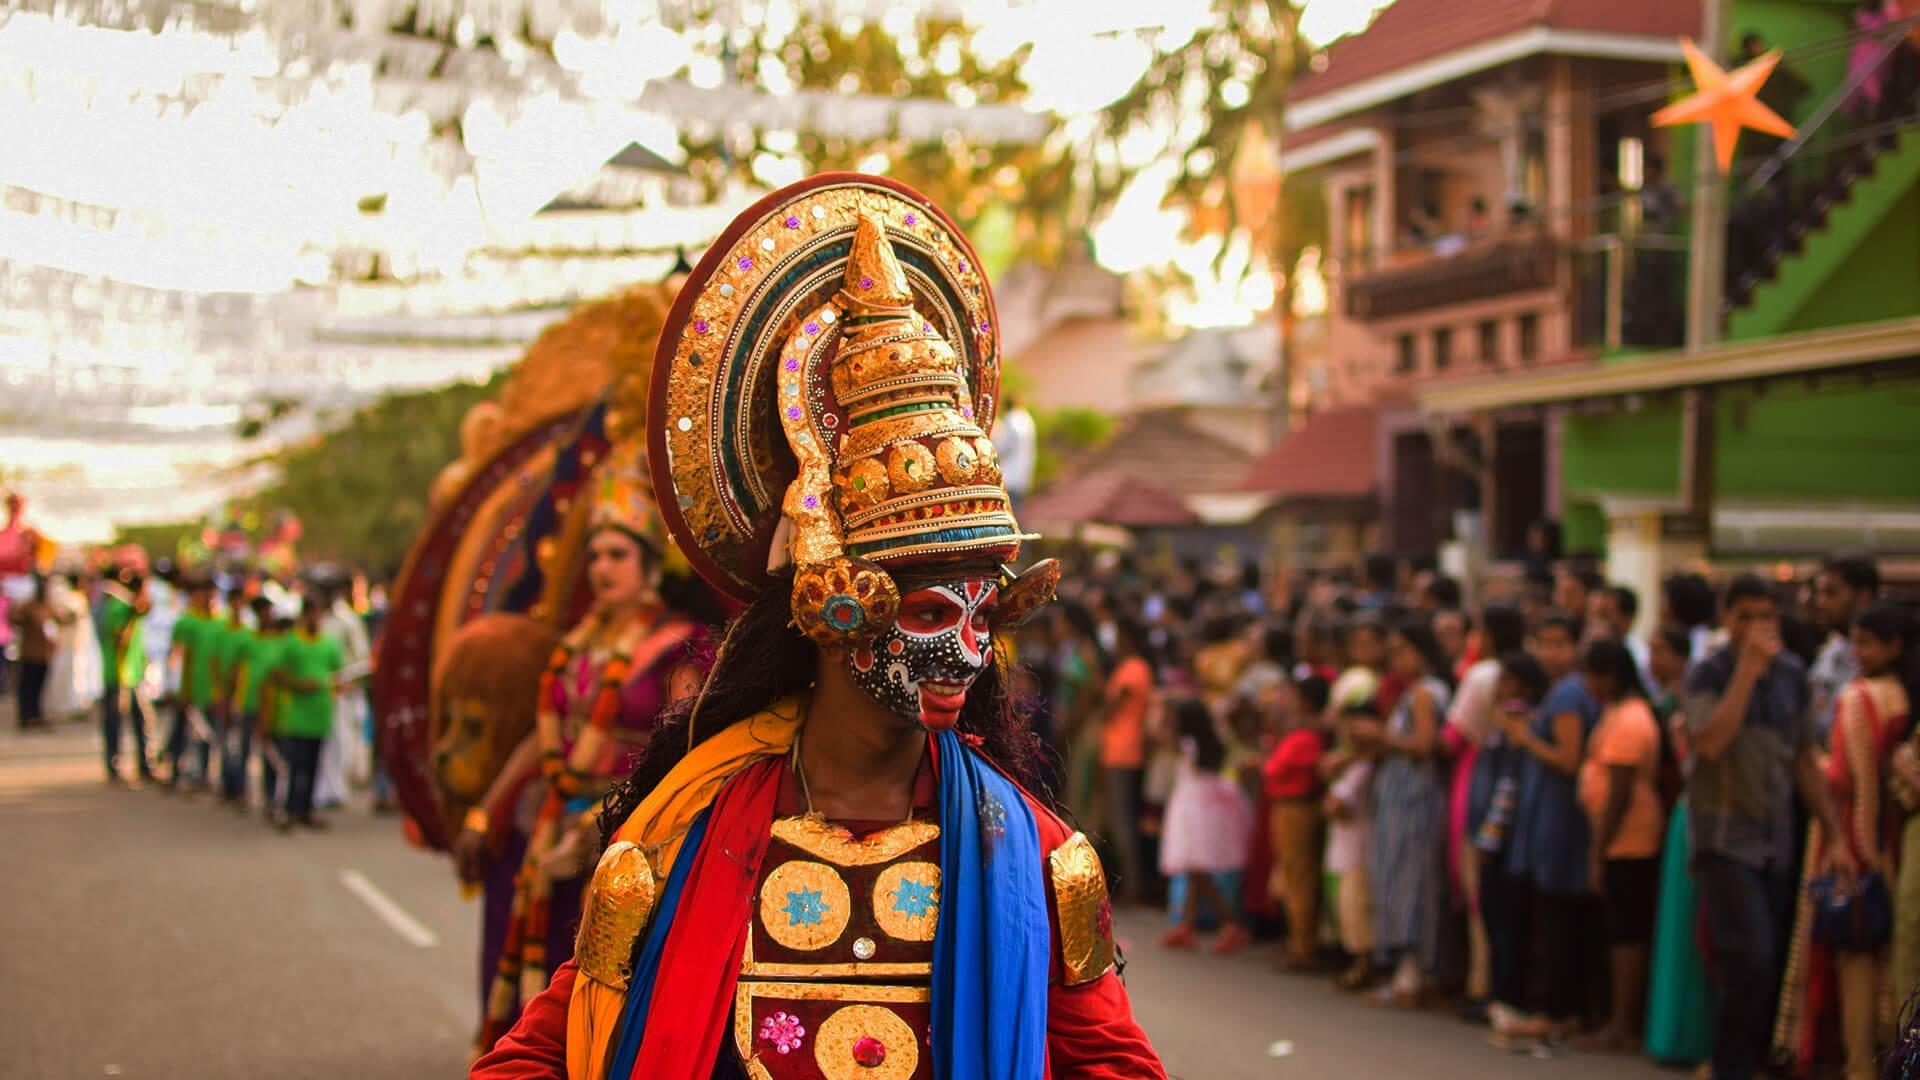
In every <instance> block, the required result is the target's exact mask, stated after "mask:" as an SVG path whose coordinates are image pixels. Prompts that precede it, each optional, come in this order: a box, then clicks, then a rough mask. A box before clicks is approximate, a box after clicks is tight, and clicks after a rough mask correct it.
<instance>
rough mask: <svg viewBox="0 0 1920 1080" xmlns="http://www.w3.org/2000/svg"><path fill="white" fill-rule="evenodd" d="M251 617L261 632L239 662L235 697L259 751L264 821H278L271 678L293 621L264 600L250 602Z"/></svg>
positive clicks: (283, 802)
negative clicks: (237, 686)
mask: <svg viewBox="0 0 1920 1080" xmlns="http://www.w3.org/2000/svg"><path fill="white" fill-rule="evenodd" d="M253 615H254V619H255V621H256V622H257V623H258V624H259V626H260V630H259V631H258V632H257V633H256V634H254V636H253V638H252V640H250V641H249V642H248V643H247V650H246V654H245V655H244V656H242V657H241V659H240V686H239V689H238V694H239V700H240V707H241V710H242V713H243V715H244V716H245V717H246V723H247V728H248V738H249V739H251V740H253V742H254V745H255V746H257V747H258V748H259V754H260V804H261V806H262V808H263V810H264V812H265V814H266V816H267V820H269V821H278V820H279V819H280V817H281V815H282V814H284V813H285V812H286V806H287V792H286V787H285V785H284V784H282V783H281V781H282V780H283V779H285V776H284V773H285V770H284V769H283V768H282V767H281V766H282V765H284V764H285V761H284V759H282V758H281V756H280V747H279V742H278V740H277V739H275V737H274V712H275V710H274V702H275V701H276V700H277V699H278V698H279V697H280V694H279V692H278V690H277V689H276V688H275V686H274V677H273V676H274V672H275V671H277V670H278V669H279V665H280V650H281V647H282V646H284V645H285V644H286V641H287V635H289V634H291V633H293V620H291V619H287V618H283V617H282V616H279V615H275V614H274V613H273V603H272V601H270V600H268V599H267V598H266V597H258V598H256V599H255V600H254V601H253Z"/></svg>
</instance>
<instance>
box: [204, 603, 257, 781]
mask: <svg viewBox="0 0 1920 1080" xmlns="http://www.w3.org/2000/svg"><path fill="white" fill-rule="evenodd" d="M246 606H247V597H246V593H245V591H244V590H243V589H242V588H241V587H240V586H238V585H236V586H234V587H233V588H231V589H228V590H227V617H226V619H225V620H224V621H222V622H221V623H220V624H219V627H220V629H219V633H218V634H217V635H215V636H214V646H213V716H214V726H215V727H216V728H217V729H218V730H219V732H220V797H221V799H223V800H225V801H226V802H227V803H228V804H229V805H233V806H237V807H240V808H244V807H245V805H246V794H247V755H248V753H249V752H250V751H251V749H252V742H253V739H252V726H251V724H249V723H247V722H246V719H245V717H244V715H243V713H242V711H241V708H240V705H241V702H240V699H239V696H238V691H239V685H240V678H239V676H240V660H241V657H242V656H244V655H245V654H246V650H247V643H248V642H249V641H251V640H252V639H253V630H252V629H251V628H250V627H248V626H247V623H246V620H244V619H243V618H242V617H241V616H242V615H243V614H244V613H245V611H246ZM256 625H258V624H256Z"/></svg>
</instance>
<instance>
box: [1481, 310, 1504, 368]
mask: <svg viewBox="0 0 1920 1080" xmlns="http://www.w3.org/2000/svg"><path fill="white" fill-rule="evenodd" d="M1480 363H1481V366H1483V367H1499V366H1500V324H1499V323H1497V322H1494V321H1493V320H1492V319H1487V320H1486V321H1484V322H1482V323H1481V324H1480Z"/></svg>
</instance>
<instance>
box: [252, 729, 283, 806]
mask: <svg viewBox="0 0 1920 1080" xmlns="http://www.w3.org/2000/svg"><path fill="white" fill-rule="evenodd" d="M257 749H258V751H259V754H260V802H261V804H262V805H264V806H265V807H266V808H267V814H268V816H272V815H273V814H275V813H280V812H284V811H285V810H286V808H287V793H286V790H285V787H284V785H283V781H284V780H285V779H286V778H285V777H284V776H282V775H281V769H280V766H281V765H282V764H285V759H284V758H282V757H281V756H280V740H279V739H277V738H275V737H274V736H273V735H272V734H271V733H268V734H265V735H262V736H260V742H259V744H258V747H257Z"/></svg>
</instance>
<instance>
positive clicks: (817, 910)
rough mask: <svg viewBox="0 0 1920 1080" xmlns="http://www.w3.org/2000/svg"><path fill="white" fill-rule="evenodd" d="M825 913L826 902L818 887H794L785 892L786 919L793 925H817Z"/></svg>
mask: <svg viewBox="0 0 1920 1080" xmlns="http://www.w3.org/2000/svg"><path fill="white" fill-rule="evenodd" d="M826 913H827V902H826V900H824V899H823V898H822V897H821V895H820V890H819V889H795V890H794V891H792V892H790V893H788V894H787V921H788V922H789V923H791V924H793V925H794V926H819V925H820V923H821V921H822V920H823V919H824V918H825V916H826Z"/></svg>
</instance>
